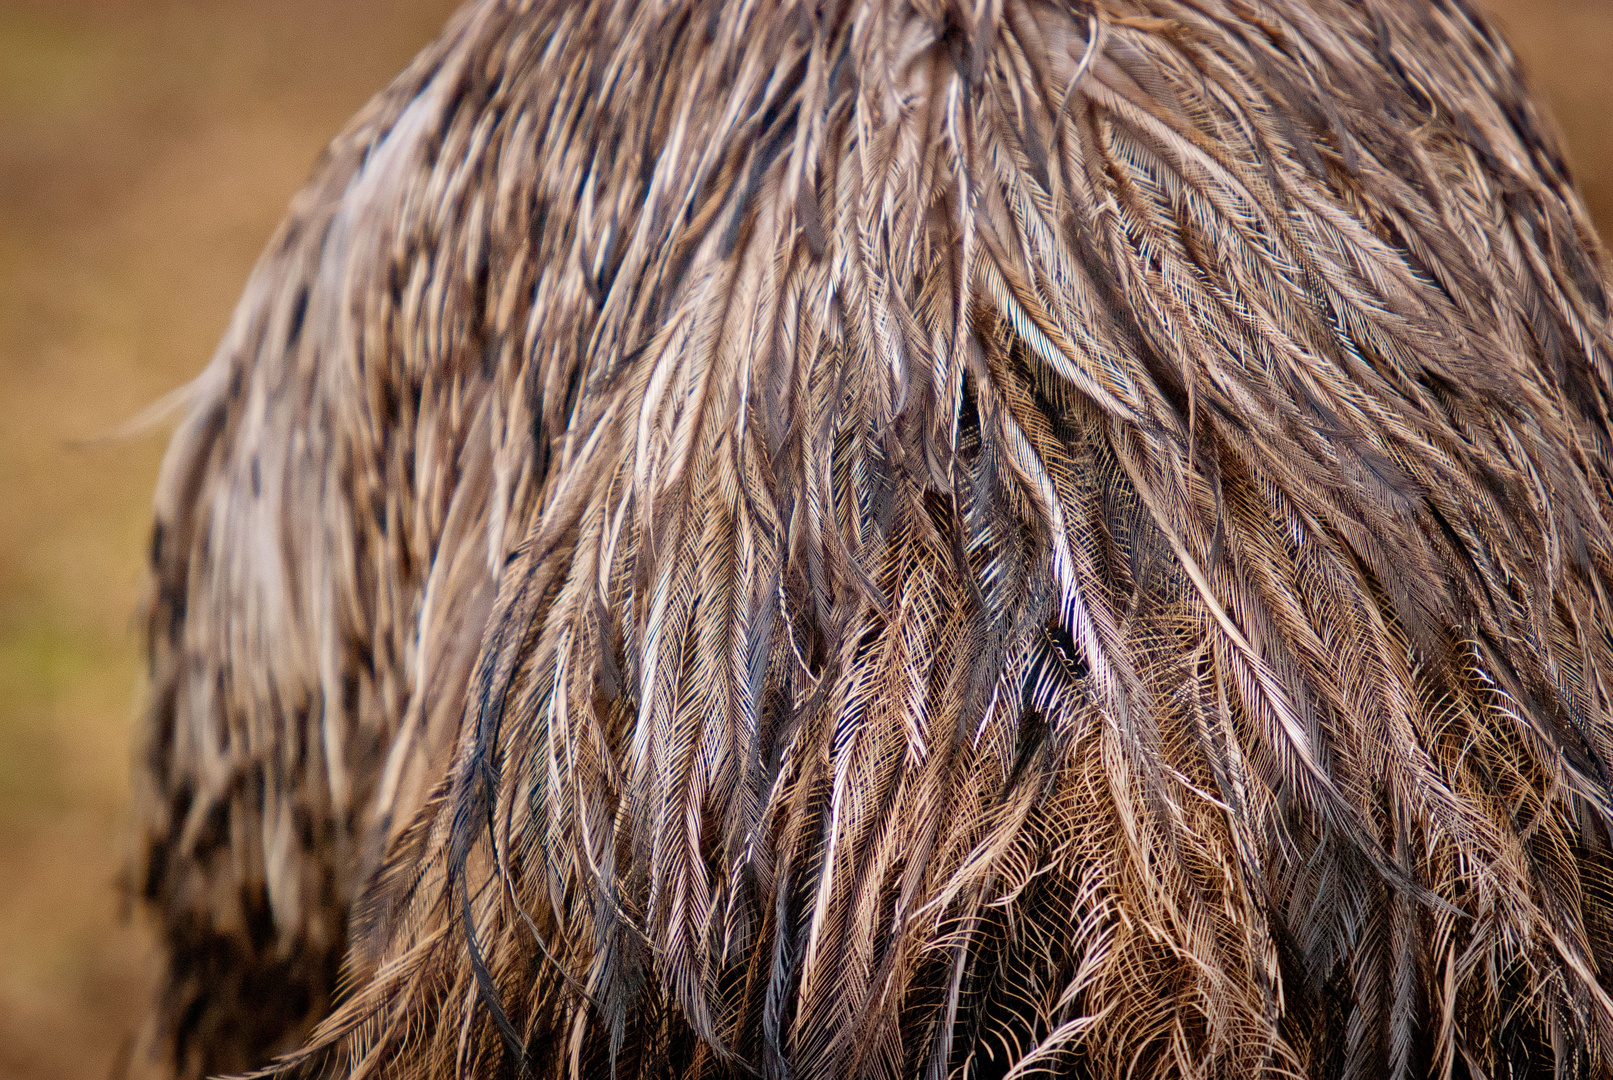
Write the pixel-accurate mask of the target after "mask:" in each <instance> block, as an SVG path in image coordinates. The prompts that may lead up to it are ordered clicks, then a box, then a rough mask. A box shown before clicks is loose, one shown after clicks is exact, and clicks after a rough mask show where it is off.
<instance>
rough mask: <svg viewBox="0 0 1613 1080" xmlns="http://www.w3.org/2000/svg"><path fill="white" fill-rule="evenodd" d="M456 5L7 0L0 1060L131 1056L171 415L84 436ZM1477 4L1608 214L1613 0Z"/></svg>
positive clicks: (2, 154)
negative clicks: (144, 665) (140, 818)
mask: <svg viewBox="0 0 1613 1080" xmlns="http://www.w3.org/2000/svg"><path fill="white" fill-rule="evenodd" d="M454 6H455V3H454V0H390V2H388V0H188V2H178V0H166V2H165V0H0V416H3V420H0V1080H24V1078H27V1080H34V1078H58V1077H60V1078H75V1080H77V1078H86V1077H87V1078H91V1080H100V1078H102V1077H111V1076H120V1075H123V1074H124V1072H125V1070H126V1069H128V1071H130V1072H132V1074H133V1075H140V1074H141V1073H142V1072H143V1070H142V1069H141V1068H140V1067H139V1063H138V1062H128V1061H126V1060H125V1057H126V1055H127V1050H128V1047H129V1046H130V1044H131V1036H132V1035H133V1033H134V1032H135V1031H136V1028H137V1026H138V1024H139V1022H140V1019H141V1012H142V1009H143V1006H144V1000H145V994H146V988H147V978H148V971H149V968H150V963H149V960H150V952H149V948H150V947H149V944H148V942H147V940H146V937H145V936H144V928H143V927H142V926H141V925H140V921H139V918H138V916H137V915H136V916H135V917H133V918H126V917H125V915H124V913H121V912H120V911H119V902H118V901H119V898H118V893H117V890H116V888H115V887H114V886H115V880H116V877H117V873H118V869H119V866H120V862H121V859H122V856H123V852H124V850H125V848H124V844H125V828H126V816H125V800H126V798H127V793H128V778H127V777H128V772H129V764H130V760H131V753H132V750H131V744H132V740H131V733H132V730H133V722H134V717H135V714H136V709H137V706H138V702H139V700H140V694H141V689H142V686H141V678H142V675H141V666H140V654H139V646H140V635H139V623H138V617H137V611H138V609H139V606H140V602H141V595H142V589H143V587H144V580H143V558H144V555H145V552H146V541H147V537H146V533H147V528H148V517H149V500H150V493H151V489H152V487H153V485H154V484H155V481H156V474H157V466H158V462H159V460H160V458H161V454H162V448H163V444H164V441H165V440H164V436H165V435H166V432H167V429H166V428H165V429H163V430H162V431H159V432H156V433H153V434H150V435H147V436H144V437H141V438H138V439H134V440H119V441H105V440H102V441H99V442H97V441H95V440H97V439H98V438H99V437H100V436H104V435H106V434H107V433H109V432H111V431H112V430H113V429H115V428H117V427H118V425H119V424H120V423H122V422H123V421H125V420H127V419H128V418H129V417H131V416H132V415H134V414H135V413H137V412H138V411H139V410H140V409H141V408H142V407H143V406H145V405H147V404H149V403H150V402H152V401H154V400H155V399H156V398H158V397H159V396H161V395H162V394H164V393H165V392H167V391H169V390H172V389H173V388H174V387H176V386H178V385H180V384H181V383H183V382H184V381H185V380H187V379H189V378H190V377H191V376H193V375H194V374H196V372H198V371H199V370H200V369H201V368H202V366H203V364H205V363H206V361H207V358H208V356H209V354H210V353H211V351H212V348H213V344H214V342H215V341H216V340H217V339H218V337H219V336H220V334H222V332H223V330H224V326H225V322H226V320H227V319H228V318H229V314H230V310H231V308H232V307H233V306H234V304H235V299H236V296H237V294H238V293H239V292H240V289H241V286H242V285H243V283H244V282H245V279H246V274H247V271H248V270H249V269H250V267H251V265H252V262H253V260H254V259H255V258H256V256H257V253H258V250H259V249H260V248H261V247H262V245H263V244H264V242H265V241H266V240H267V239H268V236H269V233H270V231H271V230H272V229H273V228H274V226H275V223H276V222H277V221H278V220H279V218H280V215H281V213H282V211H283V210H284V208H285V206H286V203H287V201H288V200H289V199H290V197H291V195H292V192H293V191H295V189H296V188H297V186H298V185H299V184H300V183H301V181H302V179H303V177H304V176H305V175H306V173H307V171H308V169H309V167H310V166H311V165H312V163H313V160H314V157H315V155H316V154H317V153H318V152H319V150H320V148H321V147H322V146H323V145H324V143H325V142H326V140H328V139H329V138H330V137H331V136H332V135H333V134H335V132H336V131H337V129H338V128H339V127H340V126H341V125H342V124H343V122H344V121H345V120H346V118H347V117H348V116H349V115H350V114H351V113H352V112H353V111H354V110H356V109H357V108H358V107H359V105H360V104H362V103H363V101H364V99H365V98H367V97H368V96H369V95H370V94H371V93H373V92H374V91H376V90H378V89H379V88H380V87H381V86H382V85H383V84H384V83H385V82H386V81H387V79H388V78H390V77H391V75H392V74H393V73H394V72H396V71H397V70H398V69H400V68H401V67H402V66H403V64H404V63H406V62H407V61H408V59H409V57H410V56H411V55H413V53H414V52H415V51H416V50H417V49H419V48H420V47H421V46H422V45H424V44H425V43H426V42H427V41H428V40H429V39H430V38H431V37H432V35H433V34H434V33H435V32H436V30H437V28H438V27H439V26H440V25H441V24H442V22H443V21H444V20H445V19H446V18H447V16H448V14H449V12H450V11H451V10H452V8H453V7H454ZM1488 6H1489V7H1490V8H1491V9H1492V10H1493V11H1494V12H1495V13H1496V14H1497V15H1498V16H1499V18H1500V19H1501V22H1502V24H1503V27H1504V28H1505V30H1506V31H1507V33H1508V36H1509V37H1510V39H1511V40H1512V43H1513V45H1514V47H1515V48H1516V49H1517V51H1518V52H1519V53H1520V54H1521V56H1522V57H1523V60H1524V63H1525V66H1526V67H1527V69H1528V70H1529V72H1530V73H1531V75H1532V76H1533V78H1534V81H1535V85H1536V88H1537V89H1538V90H1540V91H1541V92H1542V93H1543V94H1544V96H1545V97H1546V99H1547V101H1548V102H1549V104H1550V106H1551V108H1552V110H1553V111H1554V112H1555V113H1556V115H1557V118H1558V120H1559V122H1560V123H1561V125H1562V127H1563V129H1564V131H1565V133H1566V135H1567V140H1568V149H1569V158H1570V161H1571V162H1572V164H1573V166H1574V170H1575V175H1576V177H1577V179H1578V182H1579V185H1580V190H1581V191H1582V192H1583V193H1584V194H1585V196H1586V198H1587V199H1588V201H1589V203H1590V206H1591V211H1592V214H1593V215H1594V216H1595V217H1596V218H1597V220H1598V223H1599V225H1600V227H1601V228H1602V230H1603V231H1604V234H1609V235H1613V0H1490V2H1489V4H1488ZM129 1066H133V1068H132V1069H129Z"/></svg>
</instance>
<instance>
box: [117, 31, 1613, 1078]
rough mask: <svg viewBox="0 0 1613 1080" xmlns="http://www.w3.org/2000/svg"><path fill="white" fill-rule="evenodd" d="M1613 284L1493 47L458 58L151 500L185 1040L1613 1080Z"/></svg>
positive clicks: (390, 118) (500, 48)
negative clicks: (1612, 301)
mask: <svg viewBox="0 0 1613 1080" xmlns="http://www.w3.org/2000/svg"><path fill="white" fill-rule="evenodd" d="M1609 280H1610V279H1609V272H1608V262H1607V259H1606V256H1605V254H1604V252H1603V250H1602V248H1601V246H1600V242H1599V241H1598V239H1597V238H1596V236H1595V234H1594V232H1593V231H1592V229H1591V226H1590V225H1589V224H1588V219H1587V217H1586V214H1585V211H1584V209H1583V206H1582V204H1581V202H1580V199H1579V197H1578V196H1577V195H1576V194H1575V192H1574V190H1573V188H1572V186H1571V182H1570V179H1569V175H1568V171H1567V169H1566V167H1565V165H1564V162H1563V158H1562V155H1561V153H1560V152H1559V149H1558V144H1557V140H1556V137H1555V135H1554V134H1553V131H1552V128H1551V124H1550V122H1549V121H1548V120H1547V119H1545V118H1544V117H1543V115H1542V113H1541V111H1540V109H1539V107H1538V106H1537V105H1536V104H1535V103H1534V102H1533V101H1532V100H1531V98H1530V97H1529V95H1528V94H1527V93H1526V92H1525V90H1524V89H1523V87H1522V83H1521V80H1520V76H1519V74H1518V72H1517V70H1516V65H1515V63H1514V60H1513V59H1512V56H1511V54H1510V53H1509V52H1508V50H1507V47H1506V46H1505V44H1504V43H1503V42H1502V41H1501V40H1500V38H1499V37H1498V36H1497V35H1496V33H1495V32H1494V30H1493V29H1492V28H1491V27H1490V26H1489V25H1488V24H1487V23H1486V21H1485V19H1484V18H1483V17H1482V16H1481V15H1480V14H1479V13H1478V12H1477V11H1476V10H1475V9H1474V8H1473V7H1472V6H1471V4H1470V3H1469V2H1468V0H475V2H473V3H471V4H470V5H469V6H467V7H465V8H464V9H463V10H461V11H460V12H459V14H458V15H457V16H455V17H454V19H453V20H452V22H451V23H450V24H449V26H448V27H447V29H446V31H445V32H444V34H443V35H442V37H441V38H440V40H438V41H437V42H436V43H435V44H434V45H432V46H431V47H429V48H428V49H427V50H426V51H425V52H424V53H423V54H421V56H420V57H419V58H418V59H417V60H416V61H415V62H414V63H413V65H412V66H410V67H409V68H408V70H406V71H405V72H404V73H403V74H402V75H400V76H399V77H398V78H397V80H396V81H395V82H394V83H393V84H392V85H391V86H390V87H389V88H388V89H386V90H385V91H384V92H382V93H381V94H380V95H379V96H378V97H377V98H375V99H374V101H372V102H371V103H370V105H369V106H367V107H366V108H365V109H364V111H363V112H362V113H361V114H360V115H359V116H358V117H357V118H356V119H355V120H354V121H353V122H352V124H351V126H350V127H349V128H348V129H347V130H346V131H345V132H344V133H343V134H342V135H340V136H339V137H338V138H337V139H336V140H335V142H334V143H332V144H331V147H330V149H329V151H328V153H327V155H326V156H325V158H324V159H323V161H322V162H321V163H320V165H319V166H318V168H317V170H316V172H315V174H314V177H313V179H312V180H311V181H310V183H309V184H308V186H307V188H306V189H305V190H304V191H303V192H302V193H301V194H300V195H299V196H298V197H297V199H296V201H295V202H294V203H293V205H292V208H291V212H290V214H289V216H288V217H287V219H286V221H285V223H284V224H283V225H282V226H281V228H280V230H279V232H278V233H277V234H276V236H275V237H274V239H273V240H272V242H271V243H270V245H269V248H268V250H267V252H266V253H265V254H264V256H263V258H262V260H261V262H260V263H259V265H258V267H257V268H256V270H255V271H254V273H253V275H252V277H251V279H250V282H249V283H248V285H247V287H246V292H245V296H244V297H243V299H242V301H241V304H240V307H239V309H238V311H237V314H236V316H235V319H234V321H233V323H232V325H231V326H230V329H229V330H228V332H227V335H226V337H225V339H224V341H223V343H222V344H221V345H220V347H219V349H218V352H217V354H216V356H215V357H214V359H213V361H212V363H211V364H210V366H208V368H207V369H206V371H205V372H204V373H203V374H202V375H201V376H200V378H199V379H198V380H197V381H196V382H195V383H194V384H193V386H192V388H191V390H190V395H191V396H190V403H189V406H188V415H187V417H186V419H185V420H184V421H183V423H182V425H181V427H180V428H179V430H178V431H177V433H176V434H175V436H174V439H173V443H172V446H171V449H170V450H169V453H168V456H167V459H166V462H165V465H164V468H163V473H162V476H161V479H160V486H159V489H158V493H157V499H156V527H155V532H154V536H153V540H152V552H151V562H152V567H153V574H154V582H155V584H154V589H153V595H154V600H153V603H152V606H151V609H150V662H151V671H152V682H153V689H152V696H151V704H150V707H149V710H148V713H147V716H146V719H145V734H144V738H145V750H144V752H143V757H142V759H141V766H140V769H139V770H138V771H139V774H140V775H139V800H140V802H139V806H140V810H139V813H140V820H141V823H142V824H141V829H142V832H141V837H142V839H141V845H140V850H139V855H138V866H137V868H136V869H137V873H136V878H137V880H138V882H139V884H140V887H141V889H142V897H143V901H144V903H145V904H146V906H147V908H148V909H149V911H150V912H151V913H152V915H153V917H154V920H155V921H156V923H157V925H158V926H159V927H160V930H161V935H162V941H163V945H164V952H165V957H166V968H165V975H164V982H163V987H162V989H161V992H160V995H159V998H158V1001H157V1003H156V1005H155V1008H154V1018H153V1021H152V1031H153V1038H154V1039H155V1040H156V1042H157V1044H158V1045H159V1046H160V1047H161V1048H162V1050H163V1052H164V1053H165V1054H166V1055H167V1056H168V1058H169V1059H170V1060H171V1062H172V1067H173V1070H174V1073H175V1074H176V1075H178V1076H182V1077H198V1076H201V1075H203V1074H210V1073H214V1072H221V1071H231V1070H237V1071H238V1070H247V1069H268V1070H270V1071H271V1072H276V1073H283V1074H287V1075H306V1076H349V1077H358V1076H375V1077H399V1078H405V1077H406V1078H426V1077H460V1076H476V1077H496V1076H508V1077H517V1076H534V1077H562V1076H575V1077H581V1078H592V1077H646V1078H648V1077H751V1076H762V1077H768V1078H784V1077H791V1078H798V1080H817V1078H842V1077H845V1078H849V1077H884V1078H915V1080H917V1078H929V1077H934V1078H943V1077H960V1078H986V1077H997V1078H1009V1077H1013V1078H1018V1077H1028V1076H1031V1075H1033V1074H1036V1075H1040V1074H1058V1075H1068V1076H1076V1077H1090V1078H1118V1077H1140V1078H1153V1077H1160V1078H1164V1077H1204V1078H1219V1077H1228V1078H1233V1077H1236V1078H1242V1077H1279V1076H1282V1077H1307V1078H1317V1080H1320V1078H1334V1077H1338V1078H1345V1077H1352V1078H1353V1077H1396V1078H1399V1077H1471V1078H1475V1080H1476V1078H1479V1077H1496V1078H1501V1077H1521V1076H1548V1075H1550V1076H1557V1077H1571V1076H1572V1077H1604V1078H1605V1077H1609V1076H1613V1000H1610V998H1609V992H1610V990H1613V906H1610V905H1613V832H1610V823H1613V787H1610V782H1613V774H1610V771H1609V770H1610V767H1613V711H1610V710H1613V636H1610V634H1613V475H1610V470H1609V464H1608V463H1609V452H1610V449H1613V445H1610V443H1613V431H1610V417H1613V367H1610V362H1613V349H1610V339H1609V333H1608V331H1609V317H1608V295H1609V290H1608V285H1609Z"/></svg>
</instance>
